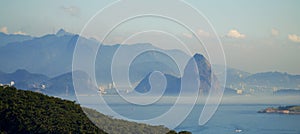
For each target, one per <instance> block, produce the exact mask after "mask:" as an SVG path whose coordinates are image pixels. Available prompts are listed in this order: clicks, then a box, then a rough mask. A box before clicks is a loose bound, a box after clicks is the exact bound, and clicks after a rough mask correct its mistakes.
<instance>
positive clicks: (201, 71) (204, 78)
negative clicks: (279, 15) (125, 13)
mask: <svg viewBox="0 0 300 134" xmlns="http://www.w3.org/2000/svg"><path fill="white" fill-rule="evenodd" d="M78 39H80V41H81V42H83V43H84V44H95V45H99V44H100V43H99V42H98V41H97V40H95V39H88V38H84V37H80V36H79V35H76V34H72V33H68V32H66V31H65V30H63V29H60V30H59V31H58V32H57V33H55V34H47V35H44V36H41V37H32V36H28V35H11V34H4V33H1V34H0V40H1V41H0V42H1V44H0V62H1V63H2V65H1V66H0V83H1V84H9V83H11V82H12V81H13V83H14V86H15V87H17V88H21V89H24V90H31V91H36V92H41V93H44V94H47V95H55V96H72V95H74V88H73V81H72V58H73V52H74V49H75V46H76V42H77V41H78ZM121 46H122V49H124V50H125V51H124V52H127V53H128V54H129V53H131V52H132V51H140V50H142V49H144V48H147V49H153V50H159V51H160V52H156V51H148V52H145V53H143V54H141V55H139V56H138V57H136V59H135V60H134V61H133V62H132V63H131V65H130V70H129V73H130V75H129V78H130V82H131V83H132V85H133V86H134V90H136V91H138V92H141V93H144V92H148V91H149V90H150V88H151V86H150V81H149V77H150V76H151V75H150V74H151V73H152V72H154V71H160V72H162V73H163V75H164V76H165V78H166V81H167V85H166V90H165V93H166V94H167V95H173V94H178V92H179V90H180V87H181V86H182V85H181V81H182V76H181V74H180V71H179V69H178V68H177V66H176V64H175V62H174V61H173V60H172V59H171V58H170V57H168V56H166V55H165V54H163V53H168V54H170V56H172V57H174V58H175V59H189V60H190V61H194V62H195V63H193V64H195V65H196V66H194V67H195V68H196V71H195V70H193V71H191V70H189V68H188V67H185V68H184V74H185V73H186V72H193V73H195V74H198V76H199V78H196V79H199V80H200V87H199V90H200V93H203V94H207V93H208V92H209V89H210V87H212V86H218V85H217V83H216V85H211V84H210V83H211V81H212V80H213V79H214V80H216V81H217V78H218V77H219V76H218V75H219V74H212V72H211V65H210V64H209V62H208V61H207V59H206V58H205V57H204V56H203V55H201V54H195V55H193V56H192V57H190V56H189V55H187V54H185V53H184V52H183V51H180V50H164V49H160V48H157V47H155V46H153V45H152V44H149V43H138V44H130V45H127V44H122V45H120V44H115V45H104V44H103V45H101V47H100V48H99V50H98V53H97V56H96V61H95V73H96V80H97V84H98V85H99V87H94V88H96V89H97V90H101V91H103V93H107V94H114V93H116V92H115V90H114V86H115V83H114V82H113V80H112V77H111V66H112V61H113V56H114V54H115V53H116V51H117V50H118V49H119V48H120V47H121ZM87 47H88V45H87ZM124 55H125V56H124V58H127V57H126V53H125V54H124ZM124 66H125V63H122V61H120V66H119V67H120V68H122V67H124ZM183 77H184V75H183ZM87 79H88V77H87ZM299 83H300V75H291V74H287V73H281V72H263V73H257V74H251V73H248V72H245V71H242V70H237V69H233V68H228V69H227V83H226V87H227V88H226V90H225V94H230V95H237V91H240V90H241V91H243V92H242V94H250V95H252V94H263V93H269V92H270V94H272V95H273V94H276V93H277V95H280V94H282V93H283V92H284V95H289V93H291V94H293V95H295V92H299V91H300V90H299V88H300V84H299ZM286 89H288V90H286ZM291 91H292V92H291ZM238 93H241V92H238Z"/></svg>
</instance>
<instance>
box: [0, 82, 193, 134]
mask: <svg viewBox="0 0 300 134" xmlns="http://www.w3.org/2000/svg"><path fill="white" fill-rule="evenodd" d="M0 96H1V98H0V133H98V134H106V133H110V134H120V133H129V134H131V133H139V134H140V133H146V134H147V133H149V134H163V133H167V132H168V133H174V132H175V131H170V130H169V129H168V128H166V127H164V126H151V125H147V124H142V123H135V122H129V121H126V120H121V119H115V118H113V117H110V116H107V115H104V114H101V113H99V112H97V111H96V110H93V109H89V108H84V111H85V112H86V114H87V115H88V117H89V118H90V119H92V120H93V121H94V123H95V124H93V122H92V121H90V120H89V118H88V117H87V116H86V114H85V113H84V112H83V110H82V108H81V107H80V105H79V104H76V103H75V101H69V100H63V99H60V98H55V97H51V96H47V95H43V94H41V93H36V92H33V91H24V90H18V89H16V88H15V87H9V86H6V85H5V86H0ZM97 126H99V127H101V129H99V128H98V127H97ZM179 133H182V134H183V133H189V132H187V131H182V132H179Z"/></svg>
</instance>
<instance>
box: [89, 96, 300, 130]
mask: <svg viewBox="0 0 300 134" xmlns="http://www.w3.org/2000/svg"><path fill="white" fill-rule="evenodd" d="M279 102H281V103H284V102H282V101H279ZM281 103H280V104H279V103H270V104H261V103H259V104H253V103H245V104H243V103H241V102H239V103H236V104H235V103H224V102H223V103H221V104H220V105H219V107H218V110H217V111H216V113H215V114H214V116H213V117H212V118H211V119H210V120H209V121H208V122H207V123H206V124H205V125H203V126H199V125H198V120H199V116H200V114H201V111H202V109H203V106H204V104H201V103H200V104H196V105H195V106H194V108H193V110H192V111H191V112H190V113H189V115H188V116H187V118H186V119H185V120H184V121H183V122H182V123H181V124H180V125H179V126H178V127H176V128H175V130H177V131H182V130H187V131H190V132H192V133H194V134H236V133H243V134H255V133H256V134H300V115H285V114H265V113H257V111H259V110H261V109H264V108H267V107H270V106H273V107H277V106H279V105H282V104H281ZM284 104H285V103H284ZM187 105H188V104H182V105H179V106H178V107H179V108H182V109H184V108H187ZM87 106H88V107H91V108H94V109H96V110H98V111H101V107H102V106H101V104H100V105H99V104H89V105H87ZM172 106H173V104H171V103H160V104H153V105H147V106H139V105H133V104H129V103H111V104H109V107H110V108H112V109H113V110H114V111H115V112H116V113H118V114H120V115H122V116H123V117H126V118H127V119H130V120H134V121H138V122H142V120H147V119H151V118H154V117H157V116H159V115H162V114H164V113H165V112H166V111H168V109H170V108H171V107H172ZM105 114H109V113H105ZM177 116H180V113H178V114H177V115H174V118H176V117H177ZM165 123H168V122H165ZM170 123H171V122H170ZM158 124H159V123H158ZM155 125H157V124H155ZM162 125H163V124H162ZM165 125H166V124H165ZM237 130H240V132H237Z"/></svg>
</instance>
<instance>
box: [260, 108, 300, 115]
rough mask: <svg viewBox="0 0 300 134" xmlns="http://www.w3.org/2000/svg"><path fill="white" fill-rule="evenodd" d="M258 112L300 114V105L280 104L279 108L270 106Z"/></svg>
mask: <svg viewBox="0 0 300 134" xmlns="http://www.w3.org/2000/svg"><path fill="white" fill-rule="evenodd" d="M258 113H276V114H296V115H300V106H279V107H277V108H274V107H268V108H266V109H263V110H260V111H258Z"/></svg>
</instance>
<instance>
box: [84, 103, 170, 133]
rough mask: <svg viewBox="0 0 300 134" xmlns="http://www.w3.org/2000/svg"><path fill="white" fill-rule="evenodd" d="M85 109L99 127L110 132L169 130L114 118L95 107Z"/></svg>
mask: <svg viewBox="0 0 300 134" xmlns="http://www.w3.org/2000/svg"><path fill="white" fill-rule="evenodd" d="M84 111H85V112H86V114H87V115H88V117H89V118H90V119H91V120H92V121H93V122H94V123H95V124H96V125H97V126H98V127H99V128H101V129H103V130H104V131H105V132H108V133H109V134H123V133H126V134H164V133H167V132H168V131H169V129H168V128H166V127H164V126H151V125H147V124H142V123H135V122H129V121H125V120H121V119H114V118H112V117H109V116H106V115H104V114H101V113H99V112H97V111H96V110H93V109H88V108H84Z"/></svg>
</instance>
